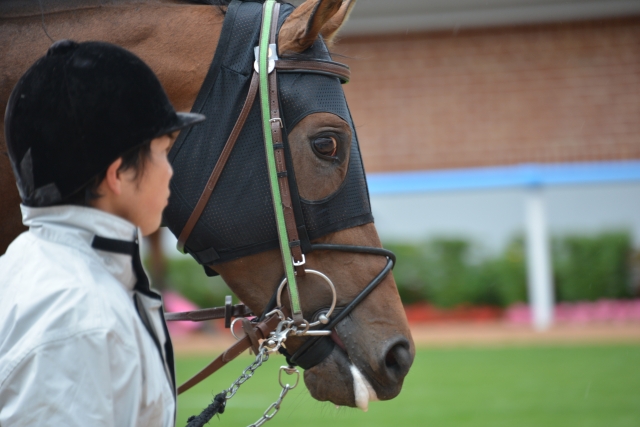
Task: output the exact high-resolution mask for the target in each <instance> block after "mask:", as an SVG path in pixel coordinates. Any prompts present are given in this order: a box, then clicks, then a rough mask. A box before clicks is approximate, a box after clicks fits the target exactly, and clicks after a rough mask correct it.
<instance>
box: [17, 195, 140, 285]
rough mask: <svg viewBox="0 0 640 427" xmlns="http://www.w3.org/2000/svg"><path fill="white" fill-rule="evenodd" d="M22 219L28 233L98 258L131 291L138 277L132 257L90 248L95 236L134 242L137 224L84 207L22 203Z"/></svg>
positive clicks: (136, 234)
mask: <svg viewBox="0 0 640 427" xmlns="http://www.w3.org/2000/svg"><path fill="white" fill-rule="evenodd" d="M20 208H21V210H22V222H23V223H24V225H26V226H28V227H29V232H30V233H33V234H34V235H36V236H37V237H39V238H42V239H45V240H48V241H51V242H55V243H59V244H62V245H66V246H71V247H73V248H75V249H77V250H79V251H81V252H83V253H85V254H87V255H88V256H89V257H91V258H93V259H97V260H98V261H99V262H100V264H102V265H103V266H104V268H105V269H106V270H107V271H109V272H110V273H111V274H112V275H113V276H114V277H115V278H116V279H118V281H119V282H121V283H122V284H123V285H124V286H125V287H126V288H127V289H128V290H132V289H133V286H134V285H135V282H136V277H135V274H134V272H133V268H132V264H131V256H130V255H123V254H117V253H113V252H106V251H101V250H96V249H93V248H92V247H91V242H92V241H93V238H94V236H101V237H106V238H110V239H118V240H125V241H129V242H132V241H135V240H136V239H137V236H138V230H137V228H136V226H135V225H134V224H132V223H130V222H129V221H127V220H125V219H123V218H120V217H118V216H115V215H112V214H110V213H107V212H104V211H101V210H98V209H94V208H90V207H83V206H75V205H63V206H48V207H42V208H34V207H29V206H24V205H21V206H20Z"/></svg>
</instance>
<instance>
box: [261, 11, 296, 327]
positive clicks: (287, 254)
mask: <svg viewBox="0 0 640 427" xmlns="http://www.w3.org/2000/svg"><path fill="white" fill-rule="evenodd" d="M279 12H280V4H278V3H276V2H275V1H274V0H267V1H266V2H265V3H264V6H263V13H262V27H261V29H260V45H259V49H258V58H257V59H258V69H259V74H260V106H261V109H262V126H263V133H264V142H265V151H266V157H267V167H268V170H269V184H270V186H271V195H272V198H273V207H274V210H275V216H276V225H277V230H278V240H279V244H280V251H281V253H282V262H283V264H284V272H285V278H286V279H287V284H288V286H287V290H288V293H289V299H290V301H291V314H292V317H293V320H294V322H295V323H296V324H301V323H303V317H302V308H301V305H300V297H299V294H298V287H297V285H296V272H297V274H298V275H300V276H302V275H304V262H305V261H304V256H303V254H302V250H301V247H300V246H293V247H291V246H290V243H291V242H295V241H298V240H299V239H298V230H297V227H296V222H295V216H294V212H293V204H292V203H291V191H290V189H289V180H288V178H287V177H286V176H285V174H283V172H286V163H285V155H284V149H283V147H284V143H283V140H284V139H283V135H282V132H283V129H284V126H283V123H282V117H281V115H280V103H279V99H278V78H277V74H276V72H275V66H274V65H275V60H276V59H277V54H278V49H277V46H276V33H277V29H278V16H279ZM270 65H272V66H271V67H270ZM279 175H280V177H279Z"/></svg>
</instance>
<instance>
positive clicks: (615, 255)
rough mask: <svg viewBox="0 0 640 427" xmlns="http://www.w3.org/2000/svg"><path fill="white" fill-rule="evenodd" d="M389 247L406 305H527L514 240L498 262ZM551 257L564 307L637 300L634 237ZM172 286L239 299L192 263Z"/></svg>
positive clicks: (461, 252)
mask: <svg viewBox="0 0 640 427" xmlns="http://www.w3.org/2000/svg"><path fill="white" fill-rule="evenodd" d="M385 247H386V248H388V249H391V250H392V251H394V252H395V253H396V255H397V257H398V261H397V265H396V267H395V269H394V276H395V280H396V283H397V284H398V290H399V292H400V297H401V298H402V301H403V302H404V303H406V304H409V303H413V302H418V301H429V302H430V303H431V304H433V305H435V306H438V307H444V308H447V307H455V306H458V305H462V304H472V305H492V306H499V307H507V306H509V305H511V304H513V303H516V302H525V301H526V300H527V287H526V283H527V279H526V268H525V267H526V261H525V251H524V240H523V238H522V237H516V238H514V239H512V241H511V242H510V243H509V244H508V245H507V247H506V248H505V249H504V251H503V252H502V253H500V254H499V255H498V256H495V257H492V258H486V257H483V256H482V250H481V249H480V247H479V246H478V245H477V244H475V243H473V242H471V241H469V240H465V239H451V238H440V239H433V240H430V241H428V242H424V243H421V244H401V243H389V244H385ZM552 252H553V268H554V283H555V286H556V300H557V301H593V300H597V299H601V298H629V297H632V296H636V293H637V290H634V289H636V288H634V287H633V285H634V284H633V283H632V268H633V264H632V260H633V259H634V257H635V259H636V260H637V261H636V262H640V254H638V253H635V254H634V253H633V250H632V246H631V238H630V237H629V234H628V233H624V232H608V233H602V234H599V235H595V236H565V237H559V238H554V239H553V240H552ZM166 282H167V285H168V287H170V288H172V289H174V290H176V291H178V292H180V293H181V294H182V295H184V296H185V297H186V298H188V299H189V300H191V301H193V302H194V303H195V304H197V305H198V306H200V307H211V306H219V305H223V304H224V297H225V295H232V292H231V290H229V288H228V287H227V286H226V284H225V283H224V282H223V281H222V279H221V278H219V277H215V278H210V277H207V276H206V275H205V274H204V271H203V269H202V267H201V266H199V265H198V264H197V263H196V262H195V261H194V260H193V259H192V258H191V257H189V256H184V257H180V258H177V259H170V260H168V266H167V277H166ZM635 285H637V284H635ZM234 301H237V299H236V298H234Z"/></svg>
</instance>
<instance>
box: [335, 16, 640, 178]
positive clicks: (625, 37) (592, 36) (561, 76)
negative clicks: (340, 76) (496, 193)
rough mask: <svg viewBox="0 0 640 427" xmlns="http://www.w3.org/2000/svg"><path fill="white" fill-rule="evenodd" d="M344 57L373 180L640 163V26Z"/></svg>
mask: <svg viewBox="0 0 640 427" xmlns="http://www.w3.org/2000/svg"><path fill="white" fill-rule="evenodd" d="M334 51H335V52H336V53H338V54H342V55H346V56H347V57H346V58H345V57H340V56H335V59H336V60H339V61H343V62H347V63H348V64H349V65H350V66H351V69H352V81H351V82H350V83H349V84H348V85H346V86H345V91H346V95H347V99H348V101H349V105H350V107H351V111H352V114H353V116H354V121H355V123H356V126H357V129H358V136H359V139H360V142H361V145H362V150H363V156H364V161H365V166H366V168H367V170H368V171H369V172H376V171H388V170H420V169H442V168H461V167H477V166H488V165H506V164H514V163H526V162H571V161H597V160H617V159H638V158H640V17H637V18H629V19H622V20H608V21H600V22H587V23H572V24H562V25H556V24H554V25H542V26H530V27H515V28H502V29H493V30H475V31H461V32H458V33H457V34H454V33H450V32H449V33H425V34H418V35H411V34H410V35H395V36H375V37H357V38H345V39H342V40H340V42H339V43H338V44H337V46H336V47H335V48H334Z"/></svg>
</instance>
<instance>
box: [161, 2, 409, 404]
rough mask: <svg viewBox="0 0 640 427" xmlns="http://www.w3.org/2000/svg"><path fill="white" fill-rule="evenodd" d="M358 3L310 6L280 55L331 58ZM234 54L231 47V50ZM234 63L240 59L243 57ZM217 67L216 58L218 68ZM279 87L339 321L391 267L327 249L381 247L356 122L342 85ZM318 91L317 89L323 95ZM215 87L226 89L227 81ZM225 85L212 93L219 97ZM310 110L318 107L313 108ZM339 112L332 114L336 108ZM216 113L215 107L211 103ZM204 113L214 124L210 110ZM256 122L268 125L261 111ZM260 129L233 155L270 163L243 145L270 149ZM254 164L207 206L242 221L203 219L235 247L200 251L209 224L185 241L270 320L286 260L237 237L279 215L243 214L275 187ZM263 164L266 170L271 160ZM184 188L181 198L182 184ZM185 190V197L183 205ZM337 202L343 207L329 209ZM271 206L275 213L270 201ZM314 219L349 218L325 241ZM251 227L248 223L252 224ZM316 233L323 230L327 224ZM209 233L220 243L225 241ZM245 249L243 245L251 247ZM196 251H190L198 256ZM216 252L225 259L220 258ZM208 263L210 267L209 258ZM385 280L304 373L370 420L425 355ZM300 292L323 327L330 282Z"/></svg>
mask: <svg viewBox="0 0 640 427" xmlns="http://www.w3.org/2000/svg"><path fill="white" fill-rule="evenodd" d="M354 3H355V2H354V1H344V2H342V1H339V0H338V1H335V0H334V1H329V0H320V1H319V0H307V1H306V2H305V3H304V4H302V5H301V6H299V7H298V8H297V9H295V10H294V11H293V12H291V13H290V14H289V15H288V16H287V17H286V19H285V20H284V22H283V23H282V24H281V27H280V31H279V33H278V52H279V55H280V56H281V57H282V58H292V61H295V60H296V59H299V60H306V59H308V58H307V56H308V55H309V50H310V49H316V50H318V49H320V50H321V49H326V48H325V47H324V46H325V45H324V41H328V42H331V41H332V40H333V38H334V36H335V34H336V33H337V31H338V30H339V28H340V26H341V25H342V24H343V23H344V21H345V20H346V18H347V16H348V14H349V12H350V11H351V8H352V7H353V4H354ZM228 13H229V12H228ZM223 31H224V30H223ZM224 37H225V36H224V35H223V36H222V38H221V41H220V44H223V43H224V40H225V39H224ZM323 40H324V41H323ZM218 49H220V45H219V46H218ZM229 49H232V48H227V50H229ZM216 55H217V54H216ZM305 55H307V56H305ZM234 61H236V62H237V61H240V60H237V59H236V58H234ZM215 62H216V59H214V63H215ZM223 68H224V67H223ZM224 72H228V69H226V68H225V70H224V71H222V73H224ZM236 74H239V73H235V74H229V75H228V76H227V75H222V76H221V77H219V78H218V79H223V80H224V79H228V80H229V81H231V80H233V79H239V78H240V77H238V76H237V75H236ZM314 79H315V80H314ZM318 79H319V80H318ZM224 81H226V80H224ZM245 81H246V83H245V85H246V84H248V78H245ZM279 81H280V84H279V85H280V97H281V104H282V110H283V117H284V121H285V122H286V126H285V130H286V131H287V135H286V136H287V138H286V139H287V144H286V146H287V148H288V156H289V162H290V164H291V166H292V169H293V175H294V177H295V178H294V179H292V184H293V186H295V188H294V189H293V190H292V192H294V193H297V195H298V197H299V200H300V201H301V202H300V204H301V205H302V210H303V211H304V212H303V214H304V215H302V214H301V215H300V216H303V217H304V218H306V219H307V231H308V232H309V238H310V244H311V246H313V247H315V248H319V249H317V250H313V251H310V252H307V253H306V264H305V266H304V267H305V268H306V269H310V270H316V271H319V272H322V273H324V274H325V275H326V276H328V277H329V278H330V279H331V281H332V282H333V283H334V284H335V287H336V294H337V304H336V306H337V309H336V312H339V311H340V310H341V309H344V307H346V306H348V305H349V304H350V303H352V301H353V300H354V299H355V298H358V296H359V295H360V294H361V292H362V291H363V289H365V288H367V286H368V285H369V284H370V282H372V281H373V280H374V278H376V277H377V276H379V275H380V273H381V271H383V270H384V269H385V267H386V266H387V265H388V264H387V263H388V261H387V259H386V258H385V257H382V256H380V255H379V254H378V255H375V254H370V253H361V252H343V251H334V250H330V249H331V247H330V246H329V245H349V246H359V247H368V248H381V243H380V240H379V238H378V235H377V232H376V228H375V226H374V224H373V222H372V217H371V215H370V205H369V200H368V193H367V190H366V182H365V180H364V170H363V169H362V161H361V159H360V152H359V147H358V145H357V144H358V143H357V137H356V135H355V128H354V126H353V124H352V123H351V117H350V114H349V112H348V108H347V107H346V101H344V94H343V93H342V89H341V87H340V83H339V81H338V79H336V78H332V77H327V76H311V77H309V76H306V75H304V74H300V75H296V74H283V75H282V76H281V77H280V80H279ZM314 82H317V86H316V83H314ZM206 84H207V82H206V81H205V85H206ZM215 84H221V83H219V80H218V81H216V83H215ZM215 84H213V86H212V88H213V89H212V90H213V91H214V92H215ZM319 86H322V89H318V87H319ZM338 91H339V92H338ZM329 92H331V93H329ZM245 93H246V90H245ZM303 93H304V94H303ZM332 96H333V97H335V98H336V101H335V102H334V104H336V105H337V104H340V102H342V103H343V104H344V105H342V104H340V106H337V107H335V109H333V107H332V108H327V107H326V105H324V106H321V107H318V106H317V105H316V104H313V103H314V102H316V101H317V98H318V97H329V98H330V97H332ZM312 98H313V99H312ZM340 100H342V101H340ZM305 103H311V104H313V105H312V106H309V105H305ZM329 104H331V105H333V104H332V103H331V102H329ZM197 105H198V103H197V102H196V106H197ZM203 105H204V104H203ZM238 105H239V104H238ZM254 107H255V106H254ZM203 108H206V107H203ZM211 108H216V106H215V105H213V104H212V107H211ZM238 108H239V107H238V106H234V107H229V109H231V110H234V109H235V110H237V109H238ZM292 110H295V113H292ZM199 111H202V112H204V113H205V114H207V111H206V110H204V111H203V110H199ZM212 111H213V110H212ZM252 114H254V115H256V116H257V115H259V111H258V108H257V107H255V111H253V112H252ZM294 116H295V118H293V117H294ZM251 123H252V121H251V115H250V116H249V119H248V121H247V124H246V125H245V129H243V133H242V135H244V137H243V136H242V135H241V136H240V142H239V143H238V146H236V148H234V150H239V151H241V152H242V151H244V152H246V151H253V152H254V153H255V155H258V154H259V155H260V158H261V159H263V156H264V149H263V148H262V149H257V148H256V149H253V150H249V149H248V148H247V147H246V146H245V145H243V144H248V143H245V142H244V141H243V138H244V139H245V140H247V139H251V135H253V139H256V138H258V139H261V138H262V133H261V132H258V131H257V130H252V128H251ZM247 127H248V129H247ZM223 133H226V132H223ZM181 144H182V142H181V141H180V140H179V141H177V142H176V146H177V147H178V148H176V150H178V152H179V153H183V156H185V158H186V157H189V156H191V157H190V160H185V162H186V163H188V164H190V165H191V168H192V169H196V170H197V169H198V167H197V166H194V162H197V161H198V159H199V158H200V157H202V154H201V153H194V152H191V153H189V150H185V149H184V148H182V146H181ZM208 149H209V148H207V150H208ZM218 151H220V149H219V150H218ZM179 153H178V154H175V155H174V158H176V159H179V158H180V157H179V156H180V154H179ZM176 156H177V157H176ZM238 156H240V154H238ZM254 157H255V156H254ZM234 161H235V163H234ZM251 161H252V160H250V158H249V157H246V158H245V159H244V160H241V159H240V157H238V158H236V160H234V157H233V155H232V157H230V160H229V163H228V164H227V166H226V167H227V168H229V169H230V170H231V172H229V173H230V174H232V175H233V174H235V177H236V178H235V179H234V178H232V177H231V176H229V175H227V176H225V175H224V173H226V172H223V176H222V177H221V178H220V182H219V184H218V185H219V186H221V187H224V186H225V179H226V180H227V182H230V183H233V186H234V187H235V190H225V189H224V188H223V189H220V190H219V191H220V193H219V194H218V197H217V196H216V193H215V192H214V193H213V197H212V198H211V201H210V202H209V203H210V204H212V205H215V203H216V201H218V203H220V200H222V199H221V198H224V197H227V198H228V197H231V198H232V199H233V200H235V201H236V203H230V204H233V205H236V206H237V207H238V209H240V211H237V212H236V213H235V214H231V218H229V219H227V220H224V221H221V220H220V219H219V218H218V216H220V215H222V214H221V213H220V209H218V210H217V211H216V212H214V210H216V208H215V207H211V212H210V214H209V216H207V214H206V211H205V214H204V216H203V218H212V219H213V221H214V222H216V221H217V222H218V224H223V225H226V226H227V227H228V228H229V230H230V231H229V233H227V234H225V233H223V232H219V233H218V237H219V240H220V241H223V242H228V244H220V246H218V247H217V252H216V251H215V250H213V249H212V248H208V247H207V248H206V249H203V248H204V247H206V246H207V245H204V246H202V247H200V248H196V247H197V246H198V244H199V243H198V242H201V241H202V238H201V234H202V233H205V234H206V233H207V231H206V230H205V229H204V227H205V224H199V225H198V226H196V228H195V229H194V231H193V235H192V236H194V237H192V239H193V240H189V241H188V242H187V250H188V251H189V252H191V253H192V254H193V255H194V256H195V257H196V259H198V260H199V261H200V262H201V263H202V264H204V265H207V266H208V268H209V269H211V270H214V271H215V272H217V273H218V274H220V275H221V276H222V278H223V279H224V280H225V282H226V283H227V284H228V285H229V287H230V288H231V289H232V290H233V291H234V292H235V293H236V294H237V296H238V297H239V298H240V299H241V300H242V301H243V302H244V303H245V304H247V305H248V306H249V307H250V308H251V309H252V310H253V311H254V313H263V312H264V310H265V307H266V305H267V302H268V301H269V300H271V299H272V297H273V295H274V293H275V292H276V289H277V288H278V285H279V284H280V283H281V281H282V277H283V271H284V267H283V263H282V256H281V253H280V251H279V250H278V249H274V248H268V250H260V246H261V244H262V243H261V241H260V240H258V241H254V240H251V236H247V239H248V240H246V241H244V243H242V244H237V243H235V240H236V239H235V235H236V234H237V235H238V236H240V235H250V234H253V233H251V232H249V233H248V232H247V229H249V230H254V227H258V226H256V223H258V222H260V221H262V217H264V216H268V213H269V212H268V211H269V210H273V207H272V206H271V205H269V207H268V208H267V210H263V211H262V212H264V215H260V214H259V212H261V209H264V207H262V208H261V207H260V206H259V205H261V204H265V200H253V203H254V207H253V209H254V210H257V211H258V214H250V213H247V212H244V211H242V208H241V206H240V205H242V204H244V203H245V200H244V199H245V198H244V197H241V198H237V197H238V194H240V193H243V192H247V193H246V194H253V193H251V191H257V190H255V187H256V186H260V185H263V184H266V182H264V183H261V182H259V181H255V179H256V178H258V177H259V176H260V172H259V171H258V172H256V169H259V168H258V167H257V166H251V165H248V163H249V162H251ZM260 161H261V162H264V159H263V160H260ZM180 168H181V166H180V162H179V161H178V163H176V164H175V169H176V173H177V175H178V176H177V177H176V180H177V182H178V183H179V182H180V180H181V178H180V176H179V175H180V172H179V170H180ZM242 168H245V169H244V170H243V169H242ZM234 171H235V172H234ZM243 178H244V179H243ZM240 181H242V183H241V182H240ZM356 181H357V182H356ZM176 185H177V186H178V187H179V184H176ZM178 187H177V188H176V195H175V197H179V194H177V193H179V192H180V190H179V188H178ZM349 188H351V190H349ZM345 189H346V190H345ZM172 191H173V190H172ZM215 191H218V189H216V190H215ZM347 191H351V193H349V194H351V195H346V196H345V193H346V192H347ZM225 194H227V195H226V196H225ZM265 194H266V193H265ZM172 197H173V196H172ZM350 198H351V199H353V198H356V199H358V200H357V202H355V205H357V207H355V208H354V207H353V206H346V204H348V203H352V201H351V199H350ZM254 199H258V197H254ZM263 199H264V197H263ZM336 200H341V202H339V203H342V204H341V205H336V203H337V202H336ZM330 201H332V203H333V205H330V204H329V202H330ZM267 202H269V203H270V200H268V201H267ZM176 203H177V202H176ZM178 204H179V203H178ZM267 204H268V203H267ZM229 209H231V207H229ZM305 209H306V210H305ZM314 209H316V210H315V211H314ZM367 209H369V210H367ZM181 210H182V207H174V208H172V204H171V203H170V208H169V214H168V218H169V226H170V227H171V226H172V224H171V217H172V215H174V214H175V215H177V214H178V212H180V211H181ZM336 211H339V214H336ZM343 211H354V213H353V214H351V216H349V214H348V212H347V215H343V214H344V212H343ZM172 212H173V213H172ZM251 215H257V216H255V217H252V218H253V219H248V218H247V216H251ZM313 215H316V216H317V217H321V218H323V217H324V216H325V215H329V216H331V215H333V216H336V215H338V216H340V215H343V216H345V218H347V219H346V220H344V221H343V222H341V223H340V224H341V225H336V224H335V223H334V224H329V225H327V226H320V225H318V226H317V228H319V229H320V228H322V230H319V229H318V230H316V231H317V232H314V229H313V226H312V225H310V224H309V222H314V221H315V220H314V218H313ZM247 221H248V222H250V224H247ZM175 222H177V223H178V225H179V226H177V227H175V228H176V230H173V231H174V233H176V235H178V234H179V231H180V229H181V227H182V225H183V224H184V221H175ZM201 222H203V221H202V220H201ZM318 222H322V219H319V220H318ZM273 227H275V225H274V226H273ZM263 228H264V227H262V226H260V227H259V228H256V229H255V232H256V233H261V232H262V229H263ZM210 232H211V233H213V234H215V231H210ZM234 233H235V234H234ZM238 238H239V239H241V237H238ZM190 242H191V243H190ZM190 244H191V247H189V245H190ZM233 245H235V246H236V247H240V249H238V250H237V251H236V252H235V254H236V255H235V256H231V255H230V256H228V257H227V258H226V259H225V256H224V252H225V251H226V250H228V249H229V247H230V246H233ZM321 245H325V246H321ZM262 246H264V245H262ZM213 252H216V253H215V255H214V256H213V258H211V256H212V255H211V254H212V253H213ZM240 255H242V256H240ZM207 256H209V258H208V259H207ZM212 260H213V261H212ZM379 279H380V280H379V284H378V285H377V287H375V289H374V290H373V291H372V292H371V293H370V294H368V295H367V296H366V298H364V299H363V300H362V301H361V302H359V303H358V305H357V306H356V307H355V309H353V311H351V312H349V314H348V315H347V316H345V318H344V319H342V320H341V321H340V322H339V323H338V324H337V325H336V326H335V327H334V328H333V330H332V333H331V336H330V339H329V338H324V340H325V342H324V343H323V345H322V346H320V347H322V350H319V351H323V352H324V353H325V354H324V355H323V357H320V358H314V355H313V354H311V355H310V359H313V360H312V361H311V362H305V363H306V365H308V366H305V365H304V364H303V363H300V365H301V366H303V367H304V368H306V370H305V374H304V378H305V383H306V385H307V388H308V389H309V391H310V392H311V395H312V396H313V397H314V398H316V399H317V400H322V401H331V402H333V403H335V404H337V405H346V406H358V407H360V408H362V409H366V408H367V406H368V402H369V401H370V400H387V399H392V398H394V397H395V396H397V395H398V393H399V392H400V390H401V388H402V383H403V380H404V377H405V375H406V374H407V373H408V371H409V368H410V366H411V363H412V361H413V357H414V354H415V349H414V344H413V341H412V338H411V334H410V331H409V327H408V324H407V321H406V317H405V314H404V310H403V308H402V304H401V302H400V298H399V295H398V292H397V289H396V285H395V282H394V279H393V276H392V275H391V274H388V275H386V276H385V275H383V276H382V277H380V278H379ZM297 282H298V289H299V293H300V302H301V306H302V312H303V313H304V316H305V319H309V320H311V321H313V320H317V319H318V318H319V316H320V315H321V314H324V313H326V312H327V308H328V307H329V306H330V305H331V303H332V293H331V290H330V289H329V287H328V286H327V283H325V281H324V279H323V278H322V277H320V276H318V275H313V274H306V275H304V276H303V277H298V279H297ZM283 303H284V305H288V304H289V300H288V296H287V295H286V293H285V294H283ZM312 319H313V320H312ZM306 340H308V338H306V337H292V338H289V339H288V340H287V341H286V350H287V353H288V354H289V355H292V354H297V351H298V350H299V349H300V348H301V346H302V347H304V345H305V344H304V343H305V341H306ZM327 341H328V342H329V343H327ZM313 351H315V349H314V348H312V349H308V350H307V352H308V353H313Z"/></svg>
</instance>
